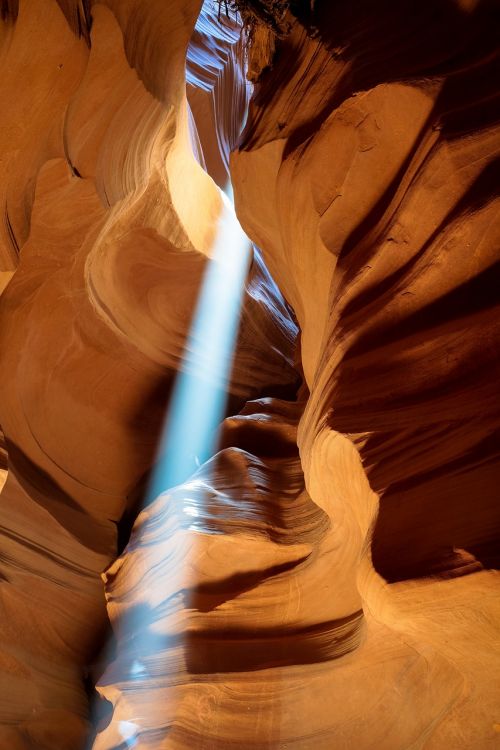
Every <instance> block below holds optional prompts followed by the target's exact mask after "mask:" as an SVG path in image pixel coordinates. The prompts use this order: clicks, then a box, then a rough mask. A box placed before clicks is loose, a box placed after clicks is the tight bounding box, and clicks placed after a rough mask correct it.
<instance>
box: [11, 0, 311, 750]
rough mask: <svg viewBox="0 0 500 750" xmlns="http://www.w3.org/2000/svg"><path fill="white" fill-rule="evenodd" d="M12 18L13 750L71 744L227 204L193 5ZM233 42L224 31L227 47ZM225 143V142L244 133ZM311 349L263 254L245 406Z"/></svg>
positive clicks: (39, 11) (73, 8) (252, 311)
mask: <svg viewBox="0 0 500 750" xmlns="http://www.w3.org/2000/svg"><path fill="white" fill-rule="evenodd" d="M8 11H9V12H7V13H6V18H5V22H4V24H2V31H3V32H4V36H3V37H2V42H3V47H2V56H3V57H2V63H3V69H4V70H5V71H6V75H5V76H4V77H3V78H2V81H1V88H2V91H1V98H2V102H7V103H9V106H8V107H6V108H4V109H2V118H3V119H4V127H3V129H2V142H1V149H2V161H1V165H2V169H3V172H2V181H1V184H2V190H3V193H2V195H3V206H4V211H5V214H4V215H5V222H4V224H3V225H2V231H3V236H2V246H1V247H2V252H3V254H4V257H5V266H4V268H5V270H6V272H7V280H8V278H10V277H12V278H11V281H10V283H9V284H8V286H7V287H6V289H5V291H4V292H3V294H2V297H1V301H0V318H1V343H0V350H1V355H0V357H1V387H0V392H1V398H0V423H1V425H2V429H3V431H4V434H5V446H6V449H7V452H8V469H9V471H8V478H7V482H6V484H5V487H4V490H3V492H2V495H1V504H2V512H1V522H0V523H1V531H2V547H1V560H0V575H1V590H0V602H1V609H2V613H1V617H0V665H1V673H0V679H1V695H2V698H1V701H0V725H1V726H0V746H2V747H6V748H7V747H9V748H18V747H19V748H21V747H22V748H25V747H29V748H31V747H36V748H38V747H40V748H58V750H63V748H68V750H76V748H77V747H80V745H81V742H82V739H83V737H84V736H85V734H86V733H87V731H88V726H87V714H88V706H87V696H86V693H85V689H84V687H85V685H84V678H85V675H86V672H87V671H88V667H89V664H90V663H91V661H92V659H93V655H94V652H95V650H96V648H97V647H98V646H100V643H101V641H102V637H103V633H104V629H105V627H106V623H107V615H106V608H105V598H104V589H103V582H102V579H101V573H102V572H103V570H105V568H106V567H107V566H108V565H109V564H110V562H112V561H113V560H114V558H115V557H116V555H117V553H118V551H119V548H120V546H121V545H123V538H125V539H126V533H127V526H129V525H130V519H133V517H134V515H135V513H136V512H137V511H136V507H137V503H138V502H139V500H140V498H141V494H142V491H143V485H144V475H145V473H146V472H147V470H148V469H149V467H150V466H151V463H152V461H153V458H154V452H155V448H156V443H157V439H158V434H159V429H160V427H161V424H162V421H163V414H164V409H165V405H166V402H167V398H168V393H169V390H170V386H171V382H172V378H173V375H174V374H175V372H176V370H177V368H178V366H179V362H180V360H181V357H182V354H183V349H184V344H185V337H186V335H187V332H188V330H189V325H190V320H191V316H192V312H193V306H194V303H195V301H196V297H197V294H198V289H199V286H200V282H201V279H202V275H203V272H204V268H205V265H206V258H207V255H209V253H210V246H211V242H212V238H213V235H214V232H215V230H216V225H217V221H218V216H219V213H220V208H221V199H220V194H219V191H218V189H217V188H216V187H215V185H214V183H213V182H212V180H211V179H210V177H208V175H207V174H206V173H205V172H204V171H203V170H202V168H201V167H200V166H199V164H198V163H197V161H196V159H195V157H194V154H193V152H192V150H191V145H190V136H189V128H188V108H187V103H186V97H185V80H184V73H183V71H184V60H185V53H186V48H187V45H188V42H189V38H190V35H191V33H192V30H193V27H194V24H195V21H196V18H197V14H198V11H199V5H198V3H196V2H193V3H182V4H178V5H175V6H174V7H172V8H171V9H170V12H169V13H167V14H164V3H156V4H155V3H148V4H147V6H143V7H141V4H137V3H133V2H130V3H123V2H120V3H106V4H95V5H94V6H93V7H92V9H91V10H90V9H89V5H88V4H80V3H72V2H68V3H61V6H59V5H58V4H57V3H56V2H48V3H46V2H42V1H41V0H26V1H25V2H21V3H20V5H19V9H18V13H17V12H15V11H16V9H15V8H14V6H12V7H11V6H9V8H8ZM195 41H196V40H195ZM235 43H236V42H235V36H234V33H233V35H232V36H231V35H228V34H227V33H225V32H224V33H222V32H221V39H220V43H219V49H220V50H222V49H223V47H224V45H226V46H227V45H229V46H230V45H231V44H235ZM191 54H192V55H194V54H195V51H192V52H191ZM220 54H221V55H222V52H221V53H220ZM231 55H232V53H231V51H230V50H229V51H228V52H227V55H226V57H227V58H228V59H233V58H232V57H231ZM232 65H233V67H234V60H233V62H232ZM224 71H225V68H224V65H223V64H220V65H219V70H218V73H217V76H215V77H214V82H213V86H214V87H215V85H216V83H217V85H219V86H220V85H221V80H222V78H223V77H224V74H225V72H224ZM20 75H22V76H23V79H22V80H23V86H22V87H21V86H20V79H19V76H20ZM24 76H25V77H24ZM234 79H235V73H234V70H233V68H231V69H230V81H231V87H232V85H233V83H234ZM210 85H211V84H210V80H207V81H205V90H204V92H203V95H204V96H206V97H207V98H210V96H211V95H212V94H213V91H212V94H211V93H210V91H211V90H210ZM219 99H221V95H219ZM218 106H220V101H219V103H218ZM215 111H216V108H215ZM232 127H233V129H234V127H235V126H234V125H233V126H232ZM224 133H225V134H226V136H224V137H227V138H228V139H229V140H228V144H231V138H230V135H231V125H230V123H227V124H226V127H225V129H224V128H223V129H222V134H223V135H224ZM221 137H222V136H221ZM231 137H232V136H231ZM14 270H15V273H14V275H13V276H12V272H13V271H14ZM295 336H296V329H295V325H294V323H293V322H292V321H291V319H290V314H289V312H288V310H287V308H286V305H285V303H284V301H283V299H282V298H281V296H280V294H279V292H278V291H277V289H276V287H275V285H274V284H273V283H272V282H271V280H270V278H269V275H268V273H267V271H266V269H265V268H264V267H263V265H262V263H261V261H260V259H259V256H258V254H255V257H254V260H253V263H252V267H251V270H250V274H249V278H248V282H247V288H246V292H245V299H244V304H243V315H242V328H241V335H240V339H239V342H238V346H237V351H238V354H237V355H236V359H235V366H234V368H233V373H232V380H231V384H230V386H229V396H230V404H231V407H232V408H233V409H235V408H237V406H238V404H242V403H243V402H244V401H245V400H246V399H248V398H251V397H256V396H258V395H259V394H260V393H261V392H262V391H263V390H264V389H269V388H270V389H271V391H274V392H275V393H280V392H281V393H283V394H286V393H290V394H293V392H294V390H295V387H296V381H297V374H296V372H295V371H294V369H293V367H292V359H293V349H292V347H293V341H294V338H295ZM3 445H4V443H3V442H2V455H3ZM4 465H5V464H4V461H3V458H2V467H1V468H2V472H3V471H4ZM2 479H3V476H2ZM124 535H125V536H124ZM91 680H92V677H89V679H88V682H90V683H91Z"/></svg>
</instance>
